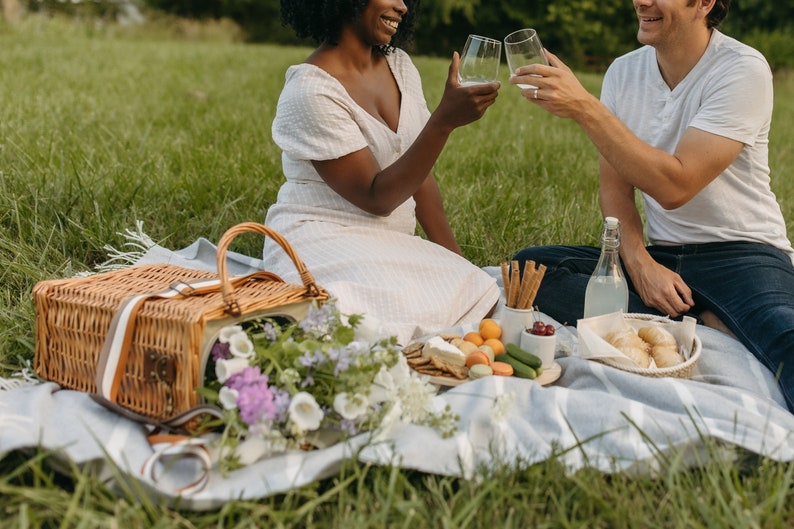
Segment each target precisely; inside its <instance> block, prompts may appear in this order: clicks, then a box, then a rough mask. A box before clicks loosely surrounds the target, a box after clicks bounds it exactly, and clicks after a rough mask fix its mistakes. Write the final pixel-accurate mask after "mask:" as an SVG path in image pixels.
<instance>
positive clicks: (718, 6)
mask: <svg viewBox="0 0 794 529" xmlns="http://www.w3.org/2000/svg"><path fill="white" fill-rule="evenodd" d="M730 5H731V0H716V1H715V2H714V7H712V8H711V12H709V15H708V16H707V17H706V25H707V26H708V27H709V28H718V27H720V24H722V21H723V20H725V17H726V16H728V7H730Z"/></svg>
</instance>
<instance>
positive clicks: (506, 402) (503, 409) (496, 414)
mask: <svg viewBox="0 0 794 529" xmlns="http://www.w3.org/2000/svg"><path fill="white" fill-rule="evenodd" d="M515 401H516V394H515V393H513V392H512V391H511V392H509V393H502V394H501V395H497V396H496V398H495V399H494V402H493V411H492V413H491V418H492V419H493V421H494V422H501V421H504V420H506V419H507V417H508V416H509V415H510V412H511V411H512V408H513V403H514V402H515Z"/></svg>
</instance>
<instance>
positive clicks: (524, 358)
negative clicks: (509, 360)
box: [505, 343, 543, 369]
mask: <svg viewBox="0 0 794 529" xmlns="http://www.w3.org/2000/svg"><path fill="white" fill-rule="evenodd" d="M505 348H506V350H507V354H508V355H510V356H512V357H513V358H515V359H516V360H518V361H519V362H521V363H523V364H526V365H528V366H529V367H531V368H533V369H536V368H538V367H540V366H541V365H542V364H543V362H542V361H541V360H540V358H538V357H537V356H536V355H534V354H532V353H530V352H529V351H525V350H524V349H521V348H520V347H519V346H517V345H516V344H514V343H509V344H507V345H506V346H505Z"/></svg>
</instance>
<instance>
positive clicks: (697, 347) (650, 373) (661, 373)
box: [598, 314, 703, 378]
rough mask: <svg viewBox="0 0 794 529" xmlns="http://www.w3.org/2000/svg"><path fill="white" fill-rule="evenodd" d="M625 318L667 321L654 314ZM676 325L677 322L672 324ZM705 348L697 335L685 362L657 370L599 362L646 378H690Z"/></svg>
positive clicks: (628, 315)
mask: <svg viewBox="0 0 794 529" xmlns="http://www.w3.org/2000/svg"><path fill="white" fill-rule="evenodd" d="M625 318H626V319H627V320H629V319H631V320H645V321H666V319H660V318H659V317H658V316H654V315H653V314H626V315H625ZM671 323H673V324H674V323H676V322H671ZM702 348H703V345H702V343H701V342H700V338H698V336H697V335H695V337H694V340H693V343H692V348H691V351H690V353H689V356H688V357H686V356H685V357H684V362H682V363H680V364H678V365H675V366H670V367H656V368H647V367H639V366H637V367H633V366H628V365H626V364H622V363H620V362H614V361H612V360H609V359H605V358H599V359H598V361H599V362H601V363H602V364H606V365H608V366H611V367H615V368H617V369H620V370H623V371H627V372H629V373H635V374H637V375H642V376H645V377H653V378H661V377H676V378H689V377H690V376H691V375H692V370H693V369H694V368H695V364H697V362H698V360H699V359H700V353H701V350H702Z"/></svg>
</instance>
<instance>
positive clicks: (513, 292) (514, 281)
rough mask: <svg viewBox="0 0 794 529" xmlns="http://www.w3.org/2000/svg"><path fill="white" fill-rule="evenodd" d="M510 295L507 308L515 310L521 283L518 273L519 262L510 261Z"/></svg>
mask: <svg viewBox="0 0 794 529" xmlns="http://www.w3.org/2000/svg"><path fill="white" fill-rule="evenodd" d="M510 266H511V271H510V295H509V297H508V298H507V306H508V307H511V308H515V306H516V302H517V301H518V286H519V284H520V283H521V280H520V279H519V272H518V261H515V260H514V261H510Z"/></svg>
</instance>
